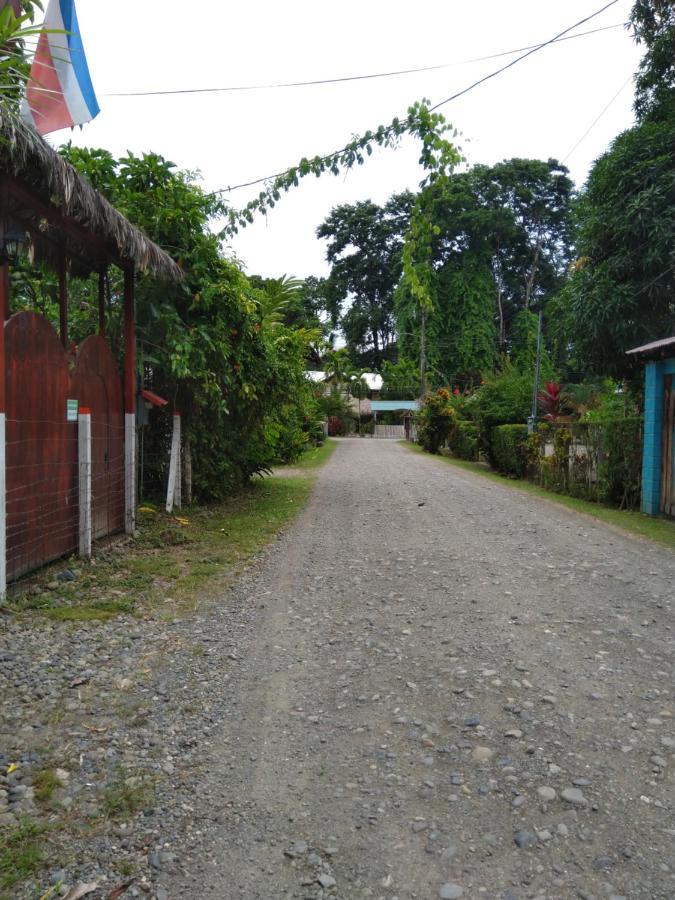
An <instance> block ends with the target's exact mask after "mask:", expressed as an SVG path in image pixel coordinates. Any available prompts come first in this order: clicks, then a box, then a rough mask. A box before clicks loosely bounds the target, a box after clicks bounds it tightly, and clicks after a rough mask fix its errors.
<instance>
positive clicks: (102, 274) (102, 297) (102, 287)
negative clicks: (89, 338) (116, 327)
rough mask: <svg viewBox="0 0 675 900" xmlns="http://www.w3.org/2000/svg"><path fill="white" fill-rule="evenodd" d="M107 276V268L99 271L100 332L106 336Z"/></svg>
mask: <svg viewBox="0 0 675 900" xmlns="http://www.w3.org/2000/svg"><path fill="white" fill-rule="evenodd" d="M105 276H106V270H105V269H101V271H100V272H99V273H98V333H99V334H100V335H101V337H105Z"/></svg>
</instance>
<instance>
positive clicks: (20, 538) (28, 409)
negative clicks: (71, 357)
mask: <svg viewBox="0 0 675 900" xmlns="http://www.w3.org/2000/svg"><path fill="white" fill-rule="evenodd" d="M5 378H6V390H7V394H6V397H7V399H6V403H7V577H8V580H11V579H13V578H17V577H18V576H19V575H22V574H23V573H24V572H28V571H30V570H31V569H36V568H38V567H39V566H41V565H43V564H44V563H46V562H48V561H50V560H52V559H56V558H58V557H59V556H63V555H64V554H66V553H69V552H70V551H72V550H73V549H74V548H75V547H77V518H78V508H77V424H72V423H68V422H67V421H66V400H67V399H68V392H69V387H70V373H69V371H68V360H67V357H66V354H65V353H64V350H63V347H62V346H61V342H60V340H59V337H58V335H57V334H56V332H55V331H54V329H53V327H52V326H51V325H50V323H49V322H48V321H47V320H46V319H43V318H42V316H39V315H36V314H35V313H30V312H21V313H17V314H16V315H14V316H12V317H11V318H10V319H9V320H8V322H7V324H6V327H5Z"/></svg>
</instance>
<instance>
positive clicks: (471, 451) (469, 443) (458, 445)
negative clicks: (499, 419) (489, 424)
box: [448, 422, 478, 462]
mask: <svg viewBox="0 0 675 900" xmlns="http://www.w3.org/2000/svg"><path fill="white" fill-rule="evenodd" d="M448 447H449V448H450V451H451V452H452V454H453V456H457V457H458V458H459V459H468V460H471V461H472V462H475V461H476V460H477V459H478V426H477V425H472V424H471V423H469V422H458V423H457V425H456V426H455V427H454V428H452V429H451V430H450V434H449V435H448Z"/></svg>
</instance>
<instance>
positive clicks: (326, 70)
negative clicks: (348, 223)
mask: <svg viewBox="0 0 675 900" xmlns="http://www.w3.org/2000/svg"><path fill="white" fill-rule="evenodd" d="M76 3H77V10H78V15H79V19H80V26H81V30H82V36H83V40H84V44H85V48H86V51H87V56H88V59H89V66H90V70H91V74H92V79H93V81H94V86H95V89H96V91H97V94H98V99H99V103H100V105H101V110H102V111H101V113H100V115H99V117H98V118H97V119H96V120H95V121H94V122H92V123H91V124H89V125H86V126H85V127H84V129H83V130H82V131H81V132H80V131H79V130H77V131H76V132H75V133H74V134H73V135H72V138H73V141H74V142H75V143H76V144H78V145H81V146H92V147H105V148H107V149H108V150H110V151H111V152H112V153H114V154H115V155H121V154H123V153H125V152H126V151H127V150H130V151H132V152H134V153H136V154H140V153H142V152H144V151H154V152H157V153H161V154H162V155H164V156H165V157H167V158H168V159H170V160H172V161H173V162H175V163H176V164H178V165H179V166H180V167H181V168H188V169H197V170H199V171H200V172H201V174H202V178H203V184H204V187H205V188H206V189H208V190H214V189H216V188H220V187H225V186H227V185H232V184H237V183H239V182H243V181H248V180H251V179H253V178H257V177H260V176H263V175H268V174H272V173H276V172H279V171H281V170H283V169H285V168H287V167H288V166H290V165H293V164H294V163H296V162H297V161H298V160H299V159H300V158H301V157H302V156H305V155H306V156H310V155H314V154H316V153H321V154H323V153H326V152H329V151H331V150H334V149H337V148H338V147H341V146H342V145H343V144H344V143H345V142H346V141H348V140H349V139H350V137H351V136H352V135H353V134H355V133H360V132H362V131H364V130H365V129H367V128H375V127H377V126H378V125H379V124H387V123H388V122H389V121H390V120H391V119H392V118H393V116H395V115H403V114H405V111H406V109H407V107H408V105H409V104H410V103H412V102H413V101H415V100H417V99H421V98H422V97H428V98H429V99H431V100H432V102H434V103H435V102H438V101H439V100H442V99H443V98H445V97H447V96H449V95H450V94H452V93H454V92H455V91H456V90H459V89H461V88H462V87H464V86H466V85H468V84H469V83H471V82H472V81H474V80H476V79H477V78H480V77H481V76H483V75H485V74H487V73H488V72H490V71H492V70H493V69H496V68H498V66H499V65H500V64H502V63H504V62H507V61H508V59H502V60H492V61H484V62H480V63H472V64H470V65H464V64H461V63H462V61H464V60H467V59H470V58H472V57H476V56H482V55H486V54H490V53H497V52H500V51H503V50H511V49H514V48H519V47H523V46H526V45H529V44H533V43H538V42H541V41H542V40H546V39H548V38H550V37H552V36H553V35H554V34H556V33H558V32H559V31H562V30H563V29H564V28H566V27H567V26H569V25H571V24H573V23H574V22H576V21H577V20H579V19H582V18H583V17H585V16H586V15H589V14H590V13H592V12H594V11H595V10H596V9H599V8H600V7H601V6H602V5H603V2H602V0H567V2H565V3H560V2H557V0H555V2H554V0H510V2H504V0H472V2H467V0H461V2H460V0H455V2H452V0H445V2H441V0H417V2H415V3H411V2H410V0H358V2H357V0H342V2H341V3H340V4H338V5H337V6H335V5H332V6H328V5H326V4H320V3H317V2H316V0H313V2H309V0H286V2H284V3H279V2H278V0H276V2H271V0H246V2H244V0H240V2H237V3H224V2H223V0H200V2H199V5H198V8H197V7H196V6H195V7H193V6H191V4H186V3H185V2H184V0H164V2H162V3H159V2H156V0H155V2H149V0H143V2H142V0H116V3H114V4H112V5H111V4H109V3H101V0H76ZM631 5H632V2H631V0H619V2H618V3H616V4H615V5H614V6H612V7H610V9H608V10H607V11H606V12H604V13H603V14H602V15H601V16H598V17H597V18H595V19H593V20H592V22H590V23H588V24H587V25H585V26H582V27H581V28H580V29H579V30H580V31H585V30H589V29H591V28H596V27H600V26H603V25H611V24H614V23H619V22H624V21H625V20H626V19H627V17H628V13H629V11H630V7H631ZM639 55H640V54H639V51H638V48H637V47H636V46H635V45H634V43H633V41H632V38H631V37H630V35H629V33H628V32H626V31H625V30H624V29H622V28H617V29H613V30H610V31H606V32H603V33H600V34H595V35H590V36H587V37H581V38H579V39H577V40H572V41H566V42H564V43H561V44H560V45H554V46H552V47H548V48H545V49H543V50H541V51H540V52H539V53H537V54H535V55H534V56H533V57H532V58H530V59H527V60H524V61H523V62H521V63H519V64H518V65H517V66H515V67H514V68H513V69H512V70H510V71H508V72H506V73H504V74H503V75H500V76H498V77H497V78H496V79H494V80H492V81H490V82H488V83H487V84H485V85H482V86H480V87H478V88H476V89H475V90H473V91H471V92H470V93H469V94H468V95H466V96H465V97H462V98H460V99H459V100H457V101H454V102H452V103H450V104H448V105H447V106H445V107H444V109H443V110H442V111H443V112H444V114H445V115H446V118H448V119H449V121H451V122H452V123H453V125H454V126H455V127H456V128H457V129H458V130H459V131H461V132H462V135H463V136H462V138H461V141H460V142H461V144H462V147H463V150H464V153H465V155H466V156H467V158H468V160H469V162H470V163H477V162H483V163H488V164H489V163H494V162H497V161H498V160H501V159H506V158H509V157H513V156H521V157H533V158H534V157H539V158H544V159H546V158H548V157H549V156H555V157H557V158H558V159H563V158H565V157H566V156H567V154H568V153H569V151H570V150H571V149H572V147H573V146H574V144H575V143H576V142H577V141H578V140H579V138H581V136H582V135H583V134H584V132H585V131H586V129H587V128H588V127H589V126H590V125H591V123H592V122H593V120H594V119H595V118H596V117H597V116H598V115H599V114H600V112H601V111H602V109H603V108H604V107H605V106H606V105H607V104H608V103H609V102H610V100H611V99H612V97H614V95H615V94H616V93H617V91H619V90H620V89H621V87H622V85H625V87H624V88H623V90H622V91H621V93H620V94H619V96H618V97H617V98H616V100H615V101H614V102H613V103H612V105H611V107H610V108H609V109H608V110H607V112H606V113H605V114H604V116H603V117H602V118H601V120H600V121H599V122H598V123H597V125H595V127H594V128H593V129H592V131H591V132H590V133H589V134H588V136H587V137H586V138H585V139H584V140H583V142H582V143H581V144H580V146H579V147H578V148H577V149H576V150H575V151H574V153H573V154H572V155H571V156H570V157H569V159H568V160H567V164H568V165H569V167H570V169H571V174H572V177H573V178H574V180H575V181H576V182H577V184H581V183H582V182H583V181H584V179H585V177H586V175H587V172H588V169H589V166H590V164H591V163H592V161H593V160H594V159H595V158H596V157H597V156H598V155H599V154H600V153H602V152H603V151H604V150H605V149H606V147H607V145H608V144H609V142H610V141H611V140H612V138H613V137H614V136H615V135H616V134H617V133H619V132H620V131H621V130H623V129H624V128H627V127H629V126H630V125H631V124H632V121H633V116H632V111H631V104H632V95H633V91H632V82H630V81H629V83H628V84H626V82H627V80H629V79H630V77H631V75H632V73H633V72H634V71H635V69H636V67H637V63H638V60H639ZM445 63H450V64H452V65H451V67H448V68H445V69H441V70H439V71H435V72H426V73H422V74H416V75H407V76H399V77H392V78H385V79H376V80H371V81H359V82H353V83H346V84H338V85H322V86H316V87H304V88H291V89H283V90H267V91H249V92H241V93H221V94H206V95H187V96H170V97H148V98H115V97H109V96H106V95H107V94H109V93H113V92H116V91H135V90H167V89H177V88H195V87H225V86H232V85H242V84H244V85H245V84H259V83H269V82H282V81H298V80H302V81H304V80H309V79H316V78H332V77H339V76H343V75H358V74H365V73H370V72H380V71H391V70H393V69H406V68H412V67H418V66H428V65H436V64H445ZM69 137H70V134H69V133H68V132H60V133H56V134H53V135H51V136H50V141H51V142H52V143H53V144H58V143H61V142H62V141H63V140H66V139H68V138H69ZM416 160H417V153H416V147H415V144H414V142H412V141H409V142H407V143H406V144H404V146H403V147H401V148H400V149H399V150H397V151H381V152H378V153H376V154H374V155H373V157H372V158H371V159H370V160H369V161H368V162H367V163H366V165H365V166H364V167H363V168H360V169H358V170H356V171H353V172H351V173H349V174H348V175H347V176H346V178H345V177H343V176H340V177H338V178H334V177H333V176H330V175H324V176H323V177H322V178H321V179H320V180H316V179H314V178H313V177H312V178H311V179H306V180H305V181H303V182H301V186H300V188H297V189H296V190H295V191H293V192H291V193H290V194H288V195H286V196H285V197H284V198H283V199H282V201H281V203H280V204H279V205H278V206H277V208H276V209H275V210H273V211H272V212H271V213H270V214H269V216H268V218H267V221H265V220H264V219H262V218H261V219H259V220H257V221H256V223H255V224H254V225H252V226H249V228H247V229H246V230H245V231H244V232H242V233H241V234H240V235H239V236H238V237H237V238H236V239H235V240H234V241H233V242H232V245H231V246H232V249H233V251H234V252H235V253H236V255H237V256H238V258H239V259H240V260H241V261H242V262H243V263H244V264H245V267H246V269H247V271H248V272H249V273H251V274H254V273H255V274H261V275H266V276H279V275H282V274H284V273H286V274H292V275H296V276H300V277H302V276H306V275H321V274H326V272H327V266H326V263H325V260H324V253H325V246H324V244H323V242H320V241H318V240H317V238H316V237H315V229H316V227H317V226H318V225H319V224H320V223H321V222H322V221H323V219H324V218H325V217H326V216H327V215H328V214H329V212H330V210H331V209H332V208H333V206H335V205H337V204H339V203H354V202H356V201H357V200H363V199H366V198H371V199H373V200H374V201H376V202H379V203H382V202H384V201H385V200H386V199H387V198H388V197H389V196H390V194H392V193H393V192H395V191H400V190H403V189H404V188H406V187H409V188H415V186H416V184H417V183H418V182H419V180H420V178H421V171H420V169H419V167H418V166H417V164H416ZM226 196H227V195H226ZM230 196H231V202H232V203H233V204H234V205H237V206H241V205H244V203H245V202H246V201H247V200H248V199H250V197H251V193H250V192H249V193H247V192H246V191H236V192H234V193H233V194H231V195H230Z"/></svg>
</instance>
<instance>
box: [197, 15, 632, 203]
mask: <svg viewBox="0 0 675 900" xmlns="http://www.w3.org/2000/svg"><path fill="white" fill-rule="evenodd" d="M618 2H619V0H611V2H609V3H607V4H605V6H603V7H602V8H601V9H599V10H597V11H596V12H594V13H592V14H591V15H589V16H586V17H585V18H583V19H580V20H579V21H578V22H575V23H574V25H570V26H569V28H565V29H564V30H563V31H561V32H560V33H559V34H557V35H555V36H554V37H552V38H550V40H548V41H544V42H543V43H542V44H536V45H535V46H534V48H533V49H531V50H528V52H527V53H523V54H522V55H521V56H518V57H517V58H516V59H514V60H512V61H511V62H510V63H508V64H507V65H505V66H501V67H500V68H499V69H496V70H495V71H494V72H491V73H490V74H489V75H485V76H484V77H483V78H480V79H479V80H478V81H474V82H473V84H470V85H469V86H468V87H466V88H463V89H462V90H461V91H458V92H457V93H455V94H452V95H451V96H450V97H446V99H445V100H441V101H440V103H437V104H435V106H432V107H431V111H433V110H436V109H438V108H439V107H441V106H444V105H445V104H446V103H450V102H451V101H452V100H456V99H457V97H461V96H463V95H464V94H467V93H468V92H469V91H472V90H473V89H474V88H476V87H478V86H479V85H481V84H484V83H485V82H486V81H489V80H490V79H492V78H495V77H496V76H497V75H500V74H501V73H502V72H505V71H506V70H507V69H510V68H512V67H513V66H515V65H516V64H517V63H519V62H521V61H522V60H523V59H526V58H527V57H528V56H531V55H532V54H533V53H536V52H537V51H538V50H541V49H542V48H543V47H548V46H550V45H551V44H554V43H556V42H558V41H561V40H563V39H564V35H566V34H568V33H569V32H570V31H573V30H574V29H575V28H578V27H579V26H580V25H584V24H585V23H586V22H589V21H590V20H591V19H594V18H595V17H596V16H599V15H600V14H601V13H603V12H605V10H607V9H609V8H610V6H614V5H615V4H616V3H618ZM346 149H347V148H346V147H344V148H342V150H346ZM340 152H341V150H336V151H334V152H333V153H329V154H326V155H325V156H323V157H321V159H322V161H323V162H327V161H328V160H330V159H331V158H332V157H334V156H336V155H337V154H338V153H340ZM287 171H288V169H284V170H283V171H282V172H277V173H276V174H274V175H265V176H263V177H262V178H254V179H253V180H252V181H245V182H242V183H241V184H235V185H231V186H229V187H225V188H218V190H215V191H210V192H209V193H208V194H206V195H205V196H207V197H214V196H216V195H217V194H224V193H230V192H231V191H237V190H240V189H241V188H246V187H253V186H254V185H256V184H263V183H264V182H266V181H270V180H272V179H274V178H278V177H279V176H280V175H283V174H285V173H286V172H287Z"/></svg>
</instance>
